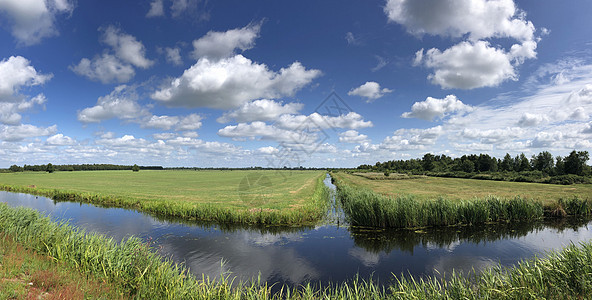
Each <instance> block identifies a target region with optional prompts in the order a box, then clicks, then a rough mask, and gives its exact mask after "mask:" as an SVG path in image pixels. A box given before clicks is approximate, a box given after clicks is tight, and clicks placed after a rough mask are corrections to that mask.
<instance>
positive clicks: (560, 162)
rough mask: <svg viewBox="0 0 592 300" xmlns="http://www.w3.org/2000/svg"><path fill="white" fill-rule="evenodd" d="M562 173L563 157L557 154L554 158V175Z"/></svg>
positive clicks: (563, 166) (563, 171) (563, 168)
mask: <svg viewBox="0 0 592 300" xmlns="http://www.w3.org/2000/svg"><path fill="white" fill-rule="evenodd" d="M563 174H565V162H564V161H563V157H561V156H557V157H556V158H555V175H563Z"/></svg>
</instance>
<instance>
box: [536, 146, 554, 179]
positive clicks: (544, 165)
mask: <svg viewBox="0 0 592 300" xmlns="http://www.w3.org/2000/svg"><path fill="white" fill-rule="evenodd" d="M531 165H532V167H533V168H534V169H535V170H539V171H543V172H545V173H547V174H550V173H551V171H552V170H553V166H554V162H553V155H551V153H549V152H548V151H543V152H541V153H539V154H538V155H537V156H534V155H533V156H532V160H531Z"/></svg>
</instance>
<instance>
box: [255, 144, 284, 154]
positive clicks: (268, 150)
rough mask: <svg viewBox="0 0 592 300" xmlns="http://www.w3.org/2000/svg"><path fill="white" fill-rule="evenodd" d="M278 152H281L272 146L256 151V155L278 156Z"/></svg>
mask: <svg viewBox="0 0 592 300" xmlns="http://www.w3.org/2000/svg"><path fill="white" fill-rule="evenodd" d="M278 152H280V150H279V149H277V148H275V147H272V146H267V147H261V148H259V149H257V151H256V153H259V154H267V155H270V154H276V153H278Z"/></svg>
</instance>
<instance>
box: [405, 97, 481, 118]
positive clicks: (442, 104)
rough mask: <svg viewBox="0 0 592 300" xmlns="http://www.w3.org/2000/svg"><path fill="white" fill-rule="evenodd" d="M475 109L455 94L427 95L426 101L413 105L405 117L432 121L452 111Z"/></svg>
mask: <svg viewBox="0 0 592 300" xmlns="http://www.w3.org/2000/svg"><path fill="white" fill-rule="evenodd" d="M471 110H473V107H471V106H470V105H466V104H464V103H462V101H460V100H458V98H457V97H456V96H455V95H448V96H446V98H444V99H437V98H432V97H427V98H426V100H425V101H422V102H415V103H413V106H411V112H405V113H403V114H402V115H401V116H402V117H403V118H418V119H422V120H426V121H432V120H434V118H439V119H441V118H443V117H445V116H447V115H449V114H451V113H463V112H469V111H471Z"/></svg>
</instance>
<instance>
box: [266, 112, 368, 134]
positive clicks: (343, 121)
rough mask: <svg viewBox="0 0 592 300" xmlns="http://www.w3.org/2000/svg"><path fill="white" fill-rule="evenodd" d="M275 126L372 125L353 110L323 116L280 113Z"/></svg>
mask: <svg viewBox="0 0 592 300" xmlns="http://www.w3.org/2000/svg"><path fill="white" fill-rule="evenodd" d="M274 125H276V126H277V127H280V128H284V129H289V130H296V129H302V128H320V129H328V128H347V129H360V128H367V127H372V126H373V124H372V122H371V121H364V118H363V117H362V116H361V115H360V114H358V113H355V112H350V113H348V114H345V115H339V116H335V117H332V116H324V115H321V114H319V113H312V114H310V115H308V116H306V115H281V116H280V117H279V118H278V119H277V121H276V122H275V124H274Z"/></svg>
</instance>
